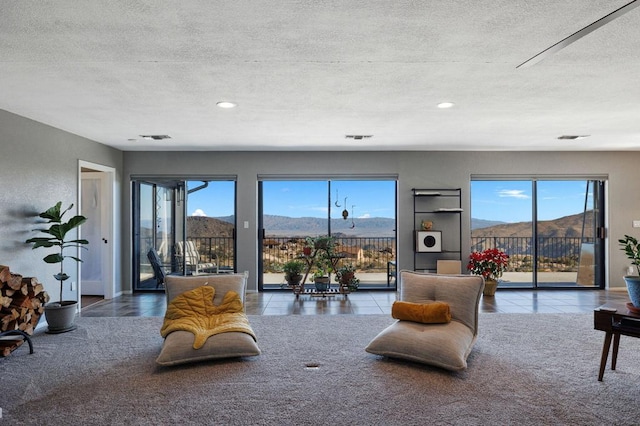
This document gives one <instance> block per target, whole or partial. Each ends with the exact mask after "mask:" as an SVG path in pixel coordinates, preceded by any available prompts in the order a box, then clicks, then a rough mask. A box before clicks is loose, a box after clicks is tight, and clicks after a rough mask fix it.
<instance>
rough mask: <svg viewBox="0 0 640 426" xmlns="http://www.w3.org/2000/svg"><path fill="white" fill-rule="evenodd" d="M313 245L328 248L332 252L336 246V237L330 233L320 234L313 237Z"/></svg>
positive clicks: (318, 248)
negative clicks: (329, 234)
mask: <svg viewBox="0 0 640 426" xmlns="http://www.w3.org/2000/svg"><path fill="white" fill-rule="evenodd" d="M313 246H314V248H315V249H317V250H326V251H327V252H329V253H332V252H333V249H334V248H335V239H334V238H333V237H331V236H328V235H320V236H318V237H316V238H314V239H313Z"/></svg>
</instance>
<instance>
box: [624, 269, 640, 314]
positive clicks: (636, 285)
mask: <svg viewBox="0 0 640 426" xmlns="http://www.w3.org/2000/svg"><path fill="white" fill-rule="evenodd" d="M624 282H625V284H626V285H627V293H629V299H631V303H633V306H634V307H636V308H640V277H639V276H637V275H626V276H625V277H624Z"/></svg>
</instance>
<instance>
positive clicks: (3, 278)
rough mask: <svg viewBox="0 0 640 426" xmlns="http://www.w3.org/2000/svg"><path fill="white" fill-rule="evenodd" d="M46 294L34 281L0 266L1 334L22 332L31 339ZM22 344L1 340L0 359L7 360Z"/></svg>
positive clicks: (16, 341)
mask: <svg viewBox="0 0 640 426" xmlns="http://www.w3.org/2000/svg"><path fill="white" fill-rule="evenodd" d="M48 301H49V294H47V292H46V291H44V286H43V285H42V284H41V283H39V282H38V280H37V279H36V278H26V277H23V276H22V275H19V274H13V273H11V271H10V270H9V267H8V266H4V265H0V332H3V331H9V330H21V331H24V332H25V333H27V334H28V335H32V334H33V331H34V330H35V328H36V326H37V325H38V322H39V321H40V317H41V316H42V313H43V312H44V305H45V303H47V302H48ZM22 343H24V340H23V339H9V340H0V356H3V357H4V356H7V355H9V354H10V353H11V352H12V351H13V350H15V349H16V348H18V347H19V346H20V345H22Z"/></svg>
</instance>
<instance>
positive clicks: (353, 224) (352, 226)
mask: <svg viewBox="0 0 640 426" xmlns="http://www.w3.org/2000/svg"><path fill="white" fill-rule="evenodd" d="M345 201H346V200H345ZM354 207H355V206H351V226H350V228H351V229H353V228H355V227H356V223H355V222H354V221H353V208H354ZM345 219H346V218H345Z"/></svg>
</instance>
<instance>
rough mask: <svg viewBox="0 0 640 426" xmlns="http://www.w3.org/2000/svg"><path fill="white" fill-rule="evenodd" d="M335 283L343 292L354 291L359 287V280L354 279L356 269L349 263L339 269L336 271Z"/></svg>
mask: <svg viewBox="0 0 640 426" xmlns="http://www.w3.org/2000/svg"><path fill="white" fill-rule="evenodd" d="M336 282H338V283H339V284H340V289H341V290H343V291H345V290H346V291H356V290H357V289H358V286H359V285H360V280H359V279H358V278H356V267H355V266H353V265H352V264H350V263H349V264H347V265H343V266H341V267H339V268H338V269H337V270H336Z"/></svg>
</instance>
